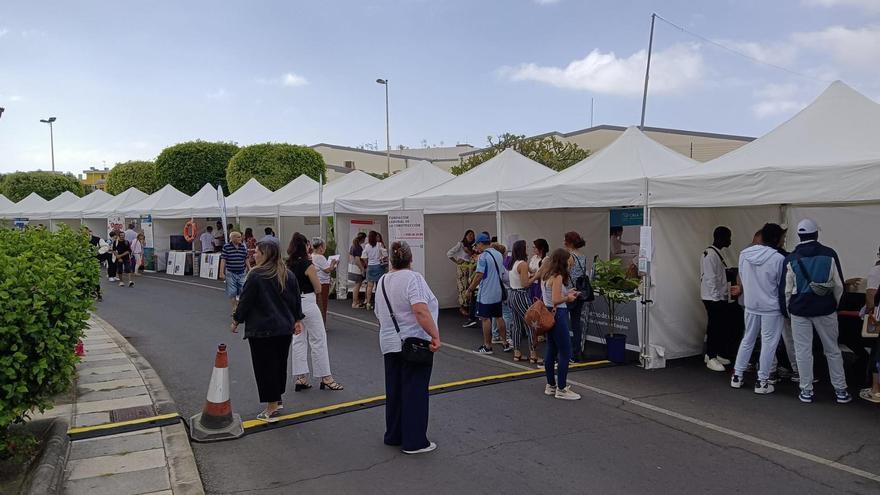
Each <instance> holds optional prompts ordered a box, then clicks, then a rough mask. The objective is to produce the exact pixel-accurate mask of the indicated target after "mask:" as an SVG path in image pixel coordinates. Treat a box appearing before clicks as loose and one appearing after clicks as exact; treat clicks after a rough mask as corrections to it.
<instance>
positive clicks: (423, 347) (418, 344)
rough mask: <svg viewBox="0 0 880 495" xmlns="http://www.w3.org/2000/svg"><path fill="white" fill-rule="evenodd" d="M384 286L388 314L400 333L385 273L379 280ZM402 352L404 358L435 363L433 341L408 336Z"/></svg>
mask: <svg viewBox="0 0 880 495" xmlns="http://www.w3.org/2000/svg"><path fill="white" fill-rule="evenodd" d="M379 285H381V286H382V296H383V297H384V298H385V305H386V306H388V314H390V315H391V321H392V322H394V329H395V330H397V334H398V335H400V325H398V324H397V318H396V317H395V316H394V310H393V309H391V301H390V300H389V299H388V293H387V292H385V275H382V278H381V279H380V280H379ZM401 353H402V354H403V360H404V361H406V362H408V363H412V364H419V365H423V366H431V365H433V364H434V353H433V352H432V351H431V342H430V341H427V340H425V339H420V338H418V337H407V338H405V339H403V342H401Z"/></svg>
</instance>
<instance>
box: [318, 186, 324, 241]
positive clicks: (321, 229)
mask: <svg viewBox="0 0 880 495" xmlns="http://www.w3.org/2000/svg"><path fill="white" fill-rule="evenodd" d="M318 236H319V237H321V239H323V238H324V237H325V234H324V176H323V175H321V176H320V177H318Z"/></svg>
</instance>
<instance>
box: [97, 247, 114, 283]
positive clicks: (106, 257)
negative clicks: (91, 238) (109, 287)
mask: <svg viewBox="0 0 880 495" xmlns="http://www.w3.org/2000/svg"><path fill="white" fill-rule="evenodd" d="M98 261H99V262H101V263H107V276H108V277H110V278H113V277H115V276H116V263H114V262H113V255H112V254H110V253H104V254H99V255H98Z"/></svg>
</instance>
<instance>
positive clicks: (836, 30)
mask: <svg viewBox="0 0 880 495" xmlns="http://www.w3.org/2000/svg"><path fill="white" fill-rule="evenodd" d="M878 3H880V2H878ZM792 39H793V40H794V42H795V43H797V44H799V45H800V46H803V47H805V48H810V49H812V50H815V51H819V52H825V53H828V54H830V55H831V56H832V57H833V58H834V59H835V60H836V61H838V62H840V63H842V64H846V65H848V66H851V67H854V68H863V69H869V70H872V71H873V70H875V69H876V64H877V61H878V60H880V25H874V26H866V27H862V28H856V29H850V28H846V27H843V26H831V27H828V28H825V29H823V30H822V31H813V32H806V33H795V34H793V35H792Z"/></svg>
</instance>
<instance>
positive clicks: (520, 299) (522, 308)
mask: <svg viewBox="0 0 880 495" xmlns="http://www.w3.org/2000/svg"><path fill="white" fill-rule="evenodd" d="M512 253H513V254H512V255H511V262H512V263H513V265H512V266H511V268H510V294H509V296H508V298H507V300H508V302H509V303H510V310H511V313H513V318H512V322H511V323H512V325H511V326H510V327H511V329H512V332H511V333H512V334H513V360H514V361H522V359H523V355H522V351H521V347H520V343H521V342H522V337H523V335H525V336H526V337H527V338H528V342H529V362H530V363H531V364H535V365H539V366H543V365H544V360H543V359H539V358H538V351H537V349H536V347H535V331H534V330H533V329H532V328H531V327H529V326H528V325H526V321H525V316H526V311H528V309H529V306H531V305H532V300H531V298H530V297H529V285H530V284H531V275H529V263H528V261H527V258H528V254H527V253H526V241H523V240H519V241H516V242H514V243H513V248H512Z"/></svg>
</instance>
